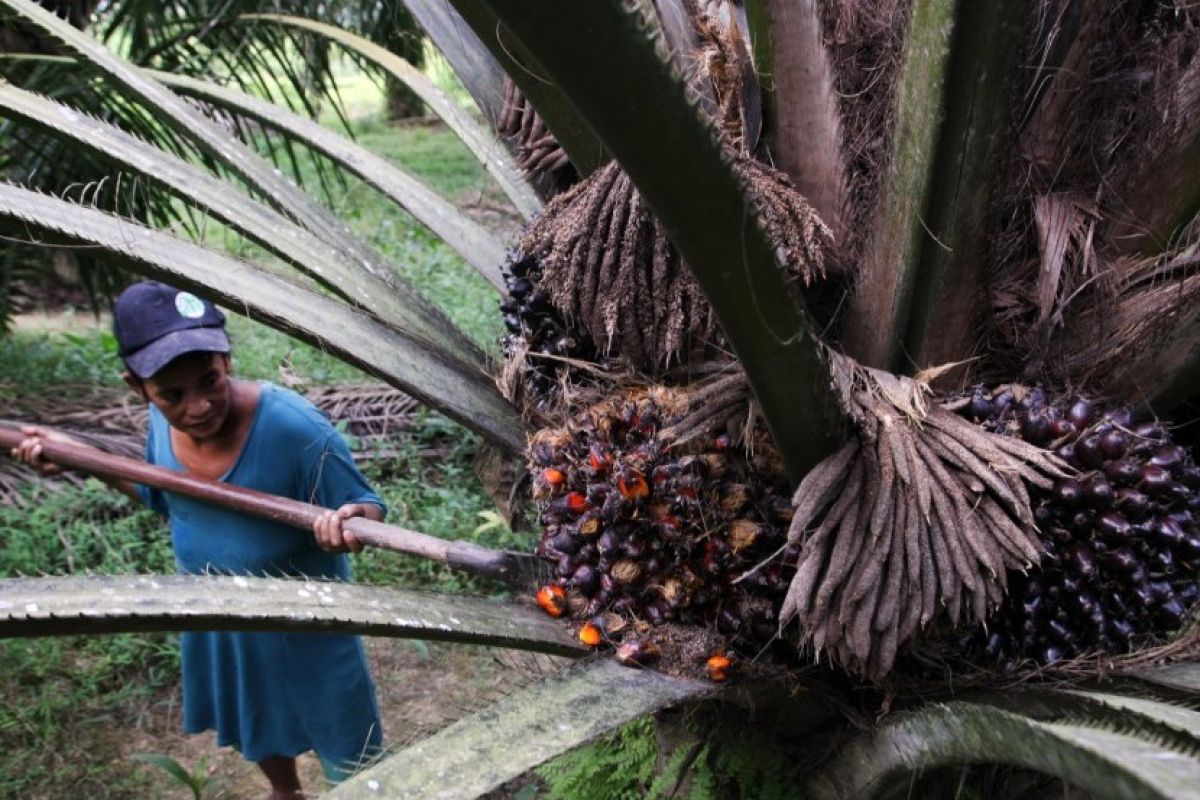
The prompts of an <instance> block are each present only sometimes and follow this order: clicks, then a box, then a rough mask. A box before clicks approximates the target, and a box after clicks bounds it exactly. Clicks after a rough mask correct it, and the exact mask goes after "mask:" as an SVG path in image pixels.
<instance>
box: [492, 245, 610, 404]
mask: <svg viewBox="0 0 1200 800" xmlns="http://www.w3.org/2000/svg"><path fill="white" fill-rule="evenodd" d="M541 277H542V270H541V267H540V266H539V265H538V263H537V261H535V260H533V259H529V258H525V259H520V260H516V261H513V262H512V263H510V264H509V265H508V269H507V270H506V271H505V274H504V283H505V285H506V287H507V289H508V296H507V297H506V298H505V299H504V300H503V301H502V302H501V303H500V311H501V313H503V315H504V327H505V330H506V331H507V333H506V334H505V336H504V338H503V339H502V340H501V347H502V349H503V352H504V356H505V358H506V359H507V360H508V362H509V363H510V364H519V365H523V369H521V370H520V377H519V380H520V381H521V387H520V389H521V391H520V395H521V396H522V397H524V398H526V399H527V400H528V401H529V402H531V403H532V404H533V405H534V407H535V408H536V409H537V410H538V411H540V412H543V413H544V412H546V411H547V410H549V409H550V408H551V407H552V406H553V405H554V403H555V402H556V401H557V399H558V387H559V378H560V374H561V373H562V372H563V371H566V370H569V367H567V366H565V365H564V362H563V361H562V360H561V359H564V358H566V359H573V360H579V361H588V362H595V361H597V359H598V357H597V354H596V348H595V347H594V346H593V345H592V340H591V337H589V336H588V335H587V334H586V333H585V332H583V331H581V330H579V329H578V328H573V327H570V326H568V325H567V322H566V320H565V319H563V316H562V314H561V313H560V312H559V311H558V309H556V308H555V307H554V306H553V305H552V304H551V303H550V299H549V296H548V295H547V293H546V292H545V290H544V289H542V288H540V284H541ZM547 356H548V358H547ZM570 377H571V379H572V380H573V381H574V382H580V381H586V380H587V375H586V373H584V372H581V371H579V370H571V371H570ZM512 394H515V393H512ZM514 399H515V397H514Z"/></svg>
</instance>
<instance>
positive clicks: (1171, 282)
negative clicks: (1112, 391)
mask: <svg viewBox="0 0 1200 800" xmlns="http://www.w3.org/2000/svg"><path fill="white" fill-rule="evenodd" d="M1198 316H1200V258H1198V257H1197V256H1195V255H1183V256H1181V257H1178V258H1173V259H1169V260H1166V261H1165V262H1164V263H1158V261H1157V260H1155V259H1140V260H1134V259H1129V260H1126V261H1125V262H1123V264H1122V266H1121V268H1120V269H1119V274H1118V277H1117V278H1116V282H1115V285H1114V289H1113V292H1112V296H1111V297H1110V298H1108V300H1107V301H1106V302H1104V303H1102V304H1089V305H1088V306H1086V307H1084V308H1082V309H1080V310H1079V311H1077V312H1076V313H1075V314H1074V315H1073V316H1072V318H1071V320H1070V322H1069V325H1068V326H1067V328H1066V330H1064V331H1062V333H1061V334H1060V335H1059V336H1058V337H1056V339H1055V341H1054V349H1053V350H1052V351H1051V354H1052V359H1051V360H1052V361H1053V362H1055V363H1057V364H1060V365H1061V369H1062V370H1063V371H1064V372H1066V373H1067V374H1070V375H1071V376H1073V377H1074V378H1076V379H1077V380H1078V381H1080V382H1081V383H1087V384H1091V385H1099V386H1105V387H1117V388H1121V389H1125V390H1131V391H1135V392H1139V393H1140V392H1144V391H1146V390H1147V389H1148V388H1150V387H1149V386H1147V385H1146V384H1145V378H1146V376H1145V375H1144V374H1141V373H1143V372H1144V371H1143V370H1139V369H1138V367H1139V364H1140V362H1141V359H1142V358H1143V357H1144V356H1146V355H1152V354H1154V353H1156V352H1157V351H1158V349H1159V348H1160V346H1161V345H1162V344H1163V343H1164V342H1165V341H1167V340H1169V339H1171V338H1174V337H1176V336H1177V335H1178V332H1179V330H1180V329H1181V328H1184V329H1186V328H1187V327H1188V326H1194V325H1195V324H1196V320H1197V317H1198Z"/></svg>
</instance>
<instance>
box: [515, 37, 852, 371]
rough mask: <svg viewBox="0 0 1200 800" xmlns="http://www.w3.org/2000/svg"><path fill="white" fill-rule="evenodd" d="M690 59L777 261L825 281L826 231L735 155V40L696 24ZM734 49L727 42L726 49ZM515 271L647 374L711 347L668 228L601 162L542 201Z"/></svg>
mask: <svg viewBox="0 0 1200 800" xmlns="http://www.w3.org/2000/svg"><path fill="white" fill-rule="evenodd" d="M698 28H699V30H700V31H701V33H702V34H703V37H702V38H703V41H704V42H705V45H704V47H703V48H702V50H701V51H700V52H699V53H698V55H697V57H696V60H697V63H698V64H700V65H701V66H702V68H703V69H704V70H705V72H704V75H705V77H706V79H707V80H709V81H710V82H711V83H712V85H713V87H714V95H715V97H716V99H717V102H716V119H717V123H718V126H719V128H720V130H721V132H722V135H723V138H724V141H725V143H726V145H727V146H728V148H729V149H730V151H731V154H732V157H733V159H734V165H735V169H736V170H737V171H738V172H739V173H740V174H741V175H742V176H743V178H744V179H745V180H746V182H747V184H748V186H749V188H750V191H751V194H752V195H753V196H754V197H755V198H756V200H757V201H758V205H759V207H760V208H761V209H762V214H763V219H764V222H765V224H766V226H767V229H768V231H769V232H770V234H771V235H772V237H773V238H774V239H775V240H776V242H777V243H778V250H779V254H780V256H781V259H782V260H783V261H784V262H785V263H786V264H788V265H789V269H790V270H791V271H792V273H793V274H794V275H795V276H796V278H797V281H798V282H799V283H801V284H804V285H808V284H809V283H811V282H812V281H814V280H816V279H818V278H820V277H822V276H823V275H824V266H825V264H824V250H825V248H826V246H827V244H828V241H829V233H828V230H827V229H826V228H825V226H824V225H823V224H822V223H821V221H820V219H818V218H817V216H816V214H815V213H814V212H813V211H812V209H811V208H810V207H809V206H808V204H807V203H806V202H805V200H804V198H803V197H801V196H800V195H799V194H798V193H797V192H795V190H794V189H793V188H792V186H791V183H790V182H789V181H788V179H787V178H786V177H785V176H783V175H782V173H779V172H778V171H776V170H773V169H772V168H770V167H768V166H766V165H764V164H762V163H760V162H758V161H755V160H754V159H753V158H752V157H751V156H749V155H748V154H747V153H746V152H744V150H743V148H744V146H745V145H746V137H745V135H744V131H743V123H744V119H743V115H742V112H741V110H740V108H741V98H742V91H741V87H742V81H743V69H744V67H745V66H746V65H747V61H746V56H745V50H744V47H743V46H742V45H741V40H740V38H738V36H739V35H737V34H736V33H734V34H729V33H726V32H723V31H721V30H720V29H719V28H718V27H717V26H716V25H714V24H712V23H711V22H709V21H707V19H706V18H703V17H702V18H701V19H700V21H699V23H698ZM735 42H736V43H735ZM518 252H519V254H520V255H519V257H518V259H517V261H518V263H519V262H522V261H525V260H528V259H533V260H535V261H536V262H537V263H538V264H539V265H540V269H541V277H540V280H539V288H541V289H542V290H543V291H545V292H546V293H547V295H548V296H549V299H550V301H551V303H552V304H553V305H554V307H555V308H557V309H558V310H559V311H560V312H561V313H562V314H563V315H564V317H565V318H566V319H567V320H568V321H569V322H570V323H571V324H572V325H578V326H579V327H580V328H581V329H582V330H583V331H584V332H585V333H586V334H587V335H588V336H589V337H590V338H591V339H592V341H593V342H594V343H595V345H596V347H597V348H598V349H599V350H600V351H602V352H604V353H607V354H609V355H613V354H619V355H620V357H621V358H622V360H623V361H624V362H625V363H626V364H627V365H628V366H630V367H632V368H633V369H635V370H638V371H641V372H644V373H645V374H647V375H649V376H652V377H656V376H660V375H662V372H663V370H664V369H667V368H669V367H670V366H671V365H672V364H675V363H679V362H682V361H686V360H687V359H689V358H690V357H692V356H693V355H694V354H696V353H704V352H706V351H708V352H713V351H715V350H718V349H719V347H720V344H721V340H720V335H719V333H718V331H717V325H716V320H715V318H714V317H713V314H712V311H711V309H710V307H709V305H708V303H707V301H706V300H705V298H704V296H703V294H702V293H701V291H700V288H699V286H698V285H697V284H696V282H695V280H694V279H693V278H692V276H691V274H690V273H689V271H688V269H687V266H686V264H684V263H683V262H682V259H681V258H680V256H679V254H678V252H677V251H676V249H675V247H674V246H673V245H672V244H671V243H670V241H669V239H668V238H667V234H666V231H665V230H663V228H662V226H661V225H660V224H659V223H658V221H657V219H656V218H655V217H654V215H653V214H652V212H651V210H650V209H649V208H648V207H646V205H645V203H644V202H643V200H642V197H641V195H640V194H639V193H638V192H637V190H636V189H635V188H634V186H633V183H632V182H631V181H630V179H629V177H628V176H627V175H625V173H624V172H623V171H621V169H620V167H619V166H618V165H616V164H609V165H607V166H605V167H603V168H601V169H600V170H598V171H597V172H595V173H594V174H593V175H591V176H590V177H589V178H588V179H586V180H585V181H583V182H581V183H580V184H577V185H576V186H574V187H572V188H571V189H570V190H569V191H567V192H565V193H563V194H561V195H559V196H558V197H556V198H555V199H554V200H553V201H551V202H550V203H549V204H548V205H547V207H546V209H545V211H544V212H543V214H542V216H541V217H539V219H538V220H536V221H535V222H534V223H533V224H532V225H531V226H530V228H529V229H528V230H527V232H526V234H525V236H524V237H523V238H522V240H521V242H520V245H519V247H518Z"/></svg>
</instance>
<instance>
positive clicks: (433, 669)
mask: <svg viewBox="0 0 1200 800" xmlns="http://www.w3.org/2000/svg"><path fill="white" fill-rule="evenodd" d="M365 641H366V646H367V656H368V659H369V661H370V664H371V670H372V674H373V675H374V677H375V683H376V687H377V690H378V695H379V703H380V712H381V714H382V716H383V728H384V743H385V745H386V746H387V747H388V748H389V749H399V748H401V747H403V746H404V745H405V744H406V743H408V742H411V741H414V740H416V739H418V738H422V737H424V736H427V735H429V734H430V733H432V732H434V731H436V730H438V729H439V728H442V727H444V726H445V725H447V724H449V723H451V722H453V721H454V720H456V719H458V718H460V717H462V716H465V715H467V714H469V713H471V712H473V711H475V710H478V709H480V708H482V707H484V706H486V705H488V704H490V703H492V702H495V701H496V700H497V699H499V698H501V697H503V696H504V695H505V694H508V693H510V692H512V691H513V690H515V689H516V688H518V687H519V686H521V685H523V684H524V683H526V682H528V681H530V680H533V679H534V678H535V677H537V676H538V675H539V674H545V673H547V672H549V671H552V670H554V669H555V668H556V664H555V661H554V660H553V659H549V658H547V657H544V656H533V655H529V654H514V653H509V652H505V651H497V650H491V649H487V648H481V647H469V646H465V645H446V644H436V643H429V644H427V643H424V642H414V641H407V640H395V639H379V638H368V639H366V640H365ZM180 712H181V708H180V704H179V697H178V694H177V693H176V694H175V696H173V697H172V698H169V699H168V700H167V701H166V702H164V703H162V704H160V707H158V708H156V709H153V710H152V711H151V712H150V713H148V714H147V715H146V717H145V718H144V719H143V722H142V724H141V725H139V726H138V727H137V728H136V729H133V730H126V731H121V732H116V733H118V735H120V736H121V737H122V738H123V739H124V741H123V742H122V744H121V748H120V749H121V753H122V755H123V756H125V757H129V756H132V755H133V754H135V753H162V754H165V755H168V756H170V757H171V758H173V759H175V760H176V761H178V762H179V763H180V764H181V765H183V767H184V768H185V769H188V770H189V771H190V770H193V769H194V768H195V767H196V766H197V765H198V764H200V763H201V762H202V760H204V759H207V763H206V769H205V775H206V785H205V790H204V795H203V797H204V800H262V798H265V797H266V796H267V782H266V780H265V779H264V778H263V777H262V775H261V774H260V773H259V771H258V769H257V768H256V767H255V766H254V765H253V764H250V763H248V762H246V761H245V760H243V759H242V757H241V756H240V755H239V754H238V753H237V752H236V751H234V750H232V749H231V748H218V747H216V744H215V740H214V737H213V734H212V733H205V734H198V735H195V736H185V735H184V734H182V733H181V732H180V720H179V715H180ZM299 767H300V778H301V781H302V782H303V785H304V787H305V790H306V792H307V794H308V796H309V797H310V798H315V797H318V796H320V794H321V793H322V792H323V791H324V790H326V789H328V786H329V785H328V784H327V783H326V782H325V781H324V779H323V777H322V775H321V767H320V764H319V763H318V761H317V759H316V757H315V756H313V755H312V754H311V753H308V754H305V755H304V756H302V757H301V758H300V760H299ZM145 769H146V770H147V774H148V775H150V776H151V778H152V780H153V781H154V788H155V792H154V794H153V795H151V796H152V797H154V798H161V800H191V798H192V794H191V791H190V790H189V789H188V788H186V787H185V786H183V785H182V784H180V783H178V782H177V781H176V780H175V779H173V778H171V777H170V776H168V775H167V774H166V773H165V772H163V771H161V770H158V769H156V768H153V767H146V768H145Z"/></svg>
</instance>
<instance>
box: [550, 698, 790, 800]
mask: <svg viewBox="0 0 1200 800" xmlns="http://www.w3.org/2000/svg"><path fill="white" fill-rule="evenodd" d="M687 725H688V727H689V729H691V730H694V731H695V732H696V733H697V734H698V737H697V738H696V740H695V744H694V745H693V746H687V745H684V746H680V747H677V748H676V749H675V750H674V751H673V752H672V753H671V754H670V756H669V757H668V758H667V759H666V760H665V761H664V762H662V763H661V764H660V763H659V747H658V742H657V738H656V734H655V722H654V720H653V719H652V718H650V717H643V718H641V719H638V720H635V721H633V722H631V723H629V724H627V725H625V726H623V727H621V728H620V729H618V730H617V731H614V732H613V733H612V734H610V735H608V736H605V737H603V738H601V739H600V740H598V741H597V742H595V743H593V744H591V745H588V746H587V747H581V748H579V749H578V750H575V751H573V752H571V753H567V754H566V755H563V756H560V757H559V758H557V759H555V760H553V761H550V762H548V763H546V764H545V765H543V766H542V767H539V768H538V770H537V773H538V775H539V776H540V777H541V778H542V779H543V780H544V781H545V782H546V786H547V790H546V791H547V793H546V797H547V798H549V800H607V799H608V798H621V799H622V800H625V799H628V800H641V799H642V798H646V799H647V800H667V799H668V798H673V797H678V798H680V799H681V800H683V798H688V800H708V799H709V798H728V800H783V799H784V798H793V797H796V793H795V789H794V785H795V784H794V781H792V780H789V772H790V771H791V770H790V767H789V762H788V760H787V758H786V756H785V755H784V753H783V752H782V751H781V750H780V748H779V746H778V744H777V743H775V742H774V741H772V740H771V739H769V738H768V737H766V736H763V735H761V734H758V733H755V732H752V731H748V730H746V729H745V728H744V727H737V728H736V729H734V728H733V727H721V726H715V727H710V726H708V724H707V720H706V721H705V722H704V723H700V722H698V721H697V720H695V719H693V720H692V721H690V722H689V723H688V724H687ZM684 787H686V794H684V793H682V792H683V791H684Z"/></svg>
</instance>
